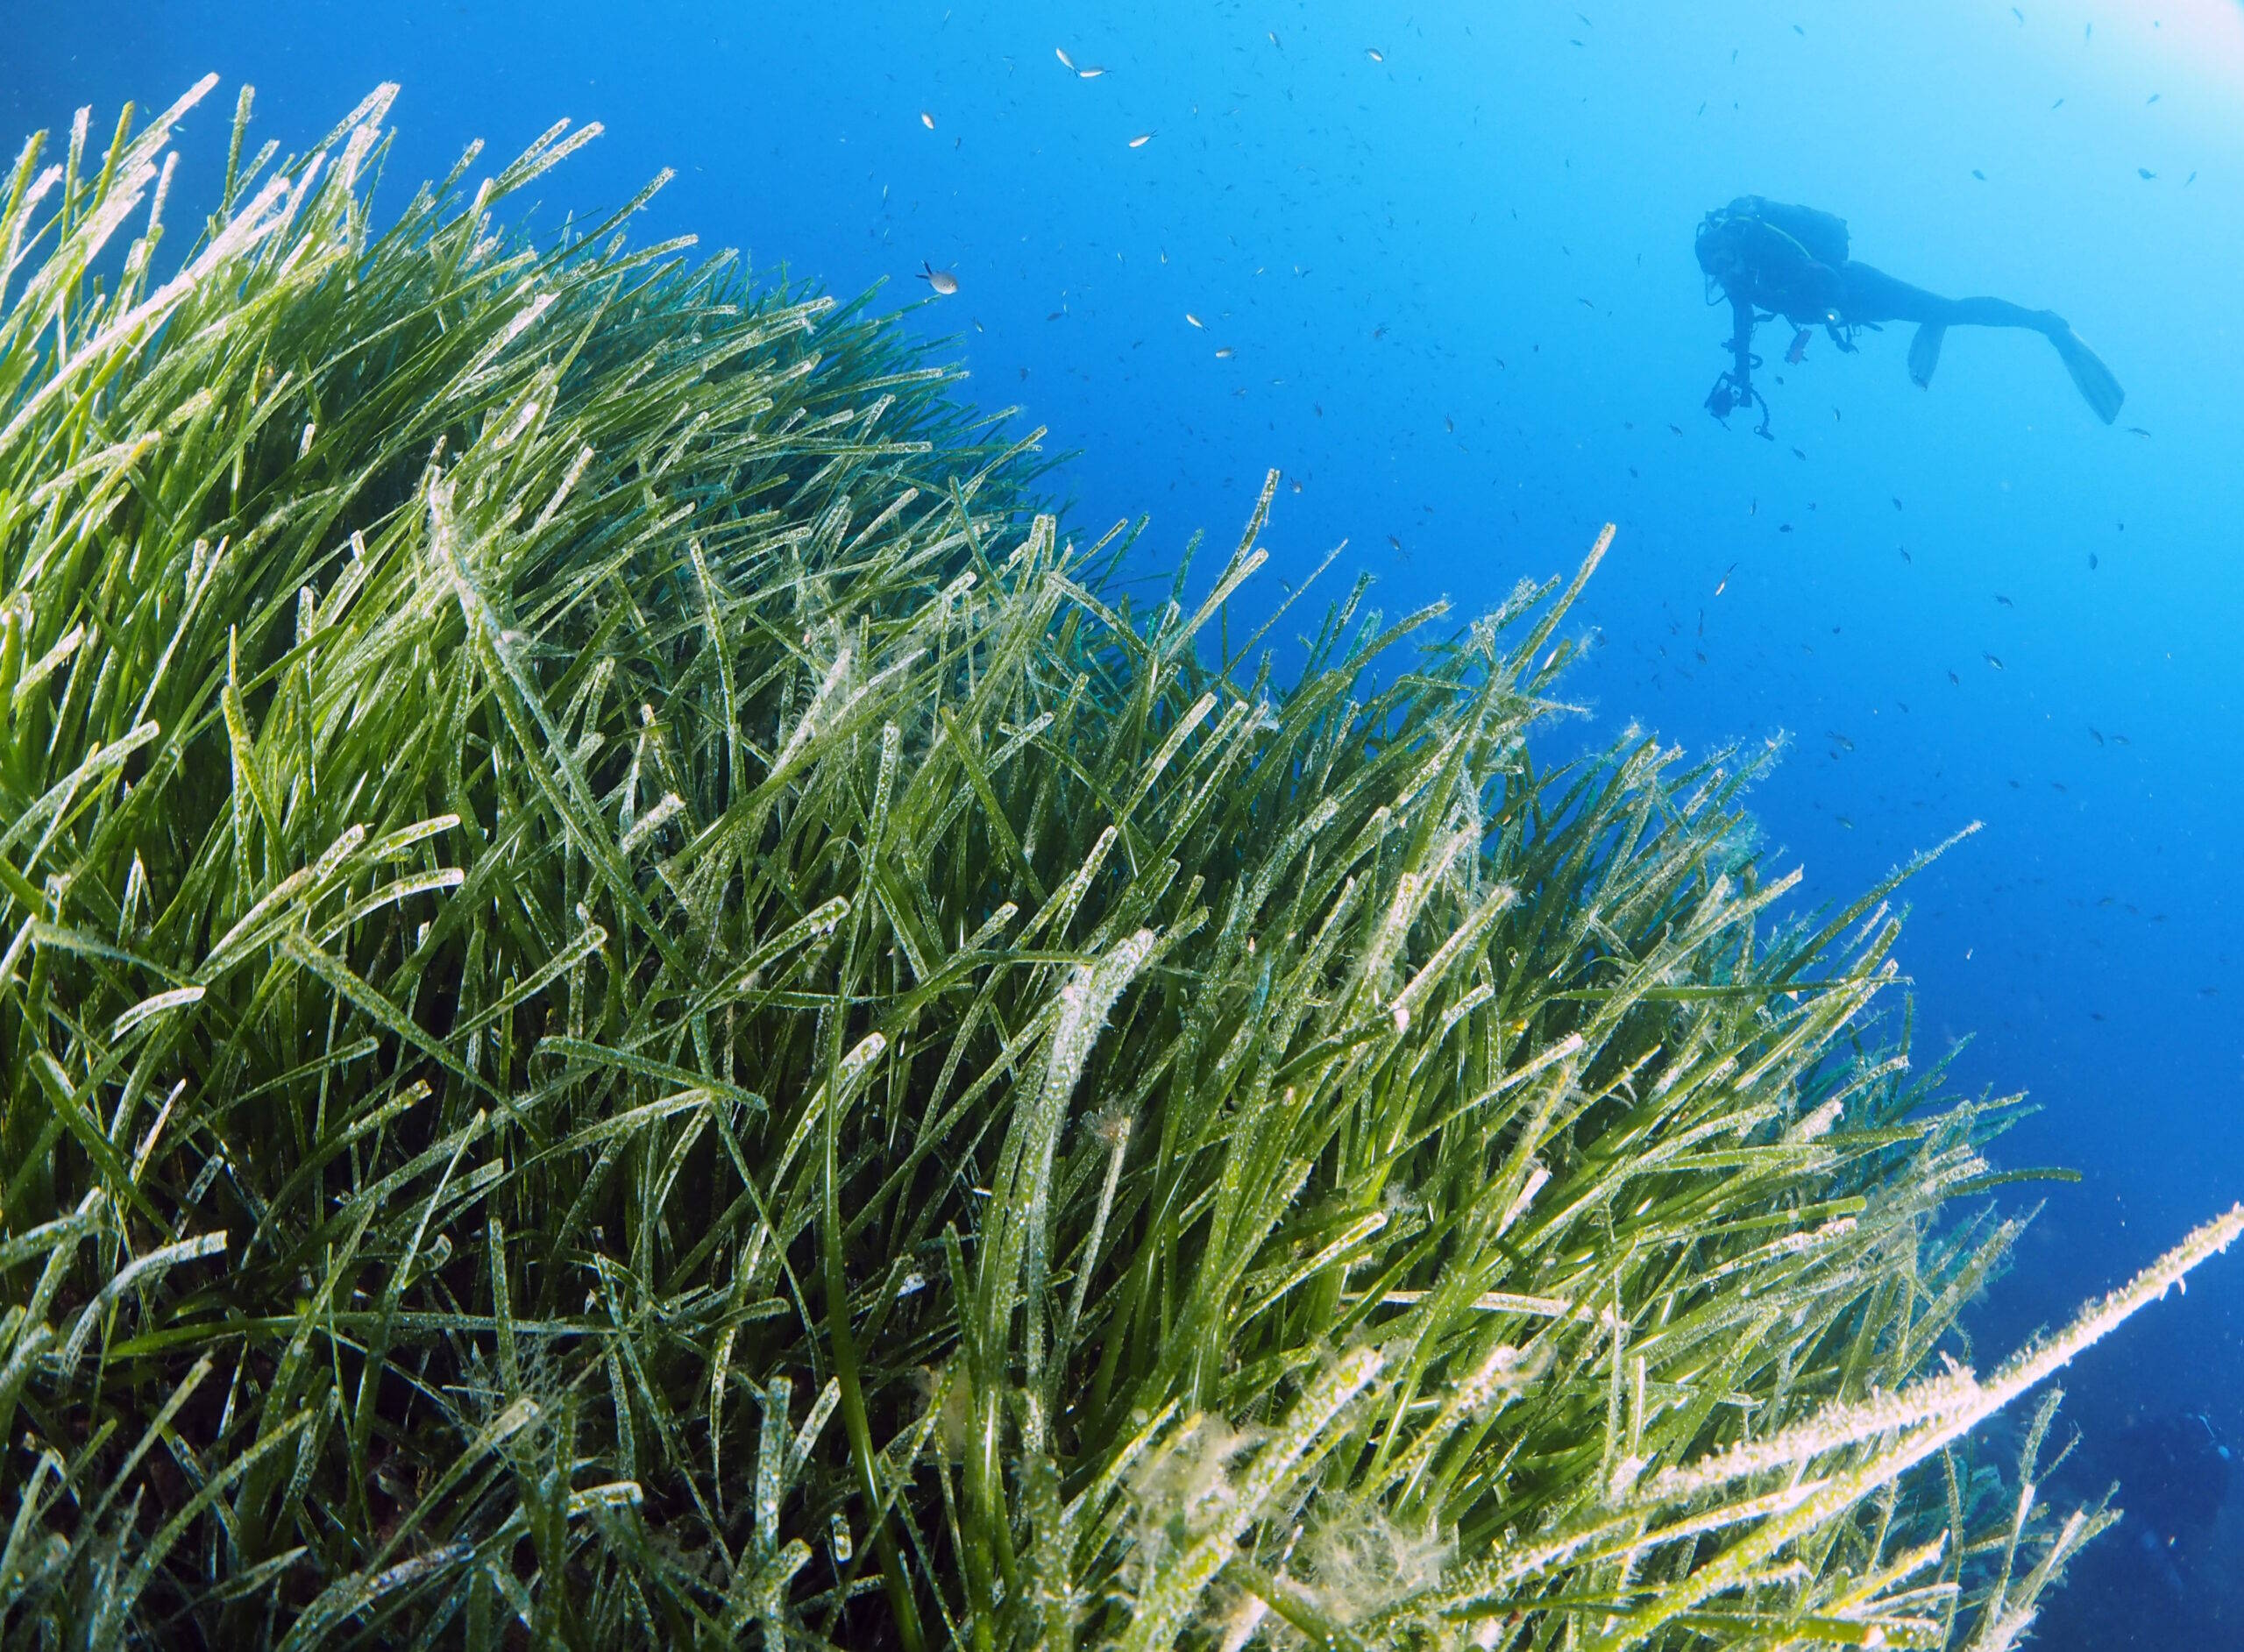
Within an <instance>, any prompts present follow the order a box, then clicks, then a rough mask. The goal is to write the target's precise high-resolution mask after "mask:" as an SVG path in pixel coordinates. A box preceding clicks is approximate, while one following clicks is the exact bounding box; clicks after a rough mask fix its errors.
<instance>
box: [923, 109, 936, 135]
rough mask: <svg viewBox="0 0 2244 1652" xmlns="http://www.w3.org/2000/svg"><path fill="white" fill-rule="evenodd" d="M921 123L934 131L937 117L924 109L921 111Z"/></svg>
mask: <svg viewBox="0 0 2244 1652" xmlns="http://www.w3.org/2000/svg"><path fill="white" fill-rule="evenodd" d="M920 124H921V125H922V126H925V127H926V128H927V130H928V131H934V130H935V117H934V116H933V115H930V114H929V113H927V110H924V109H923V110H920Z"/></svg>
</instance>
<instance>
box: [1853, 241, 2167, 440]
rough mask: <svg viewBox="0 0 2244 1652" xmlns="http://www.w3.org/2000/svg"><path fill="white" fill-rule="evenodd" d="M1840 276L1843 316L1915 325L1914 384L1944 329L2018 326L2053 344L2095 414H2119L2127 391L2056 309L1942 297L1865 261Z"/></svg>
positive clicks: (1933, 360)
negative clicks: (1897, 278) (1874, 267)
mask: <svg viewBox="0 0 2244 1652" xmlns="http://www.w3.org/2000/svg"><path fill="white" fill-rule="evenodd" d="M1840 274H1841V282H1842V287H1841V290H1842V293H1843V300H1842V301H1843V304H1844V306H1845V310H1844V316H1845V319H1846V320H1848V321H1850V322H1875V321H1900V322H1915V323H1917V336H1916V337H1914V339H1912V340H1910V342H1909V377H1910V378H1912V379H1914V380H1915V381H1916V382H1917V384H1918V385H1919V386H1929V385H1930V384H1931V383H1932V375H1933V370H1934V369H1935V367H1937V366H1939V365H1940V346H1941V341H1942V339H1943V338H1944V337H1946V336H1947V332H1948V330H1949V328H1950V327H2023V328H2025V329H2027V330H2029V331H2032V332H2037V333H2040V334H2041V335H2042V337H2045V338H2047V339H2048V340H2049V343H2050V344H2053V345H2055V346H2056V351H2057V358H2058V359H2059V360H2061V361H2063V363H2064V365H2065V372H2067V373H2069V374H2070V375H2071V378H2072V382H2073V386H2074V387H2075V388H2076V389H2077V390H2078V391H2079V392H2080V394H2081V399H2082V400H2083V401H2086V402H2087V403H2088V405H2089V407H2090V408H2091V409H2092V410H2093V411H2094V412H2095V415H2096V416H2097V417H2098V418H2099V419H2101V420H2103V421H2104V422H2105V423H2106V424H2109V423H2111V422H2113V420H2114V419H2117V418H2118V417H2119V416H2120V403H2121V402H2122V401H2125V400H2126V399H2127V393H2126V392H2125V391H2123V390H2121V389H2120V381H2119V380H2118V379H2115V378H2113V375H2112V370H2111V369H2110V368H2109V367H2107V366H2106V365H2104V364H2103V362H2102V361H2101V360H2099V359H2098V357H2097V355H2096V352H2095V351H2092V350H2091V349H2089V347H2088V346H2087V345H2086V344H2083V343H2081V340H2080V335H2079V334H2078V333H2076V332H2075V331H2073V330H2072V328H2071V327H2070V325H2069V324H2068V323H2066V321H2065V318H2064V317H2063V316H2060V315H2058V314H2057V313H2056V311H2055V310H2052V309H2027V308H2026V307H2025V306H2024V305H2023V304H2013V303H2012V302H2011V301H2009V300H2007V299H2001V298H1943V297H1942V296H1941V295H1940V294H1938V293H1928V292H1927V291H1926V290H1925V289H1924V288H1923V287H1912V286H1910V285H1909V283H1908V282H1907V281H1902V280H1895V279H1894V278H1893V277H1892V276H1891V275H1888V274H1886V273H1885V271H1883V270H1878V269H1872V268H1871V266H1869V265H1867V264H1856V263H1852V262H1850V263H1849V264H1848V265H1847V266H1846V267H1845V268H1844V269H1843V271H1841V272H1840Z"/></svg>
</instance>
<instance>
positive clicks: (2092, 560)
mask: <svg viewBox="0 0 2244 1652" xmlns="http://www.w3.org/2000/svg"><path fill="white" fill-rule="evenodd" d="M2097 568H2098V563H2097V560H2096V553H2095V552H2094V551H2092V550H2091V551H2090V552H2089V553H2088V571H2089V572H2091V573H2094V572H2095V571H2096V570H2097Z"/></svg>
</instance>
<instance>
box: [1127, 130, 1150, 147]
mask: <svg viewBox="0 0 2244 1652" xmlns="http://www.w3.org/2000/svg"><path fill="white" fill-rule="evenodd" d="M1153 140H1154V135H1153V134H1152V133H1151V132H1140V133H1139V134H1138V135H1137V136H1136V137H1135V138H1132V139H1131V140H1130V147H1131V148H1133V149H1143V148H1144V147H1145V146H1146V145H1147V144H1149V143H1151V142H1153Z"/></svg>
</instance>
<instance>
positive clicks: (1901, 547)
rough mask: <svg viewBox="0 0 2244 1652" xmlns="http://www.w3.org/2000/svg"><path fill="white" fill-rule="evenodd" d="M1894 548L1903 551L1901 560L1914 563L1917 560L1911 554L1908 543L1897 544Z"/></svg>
mask: <svg viewBox="0 0 2244 1652" xmlns="http://www.w3.org/2000/svg"><path fill="white" fill-rule="evenodd" d="M1893 549H1896V550H1898V551H1900V553H1901V560H1902V561H1903V562H1907V563H1914V561H1916V558H1915V557H1912V556H1911V555H1909V548H1908V547H1907V545H1896V546H1894V547H1893Z"/></svg>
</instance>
